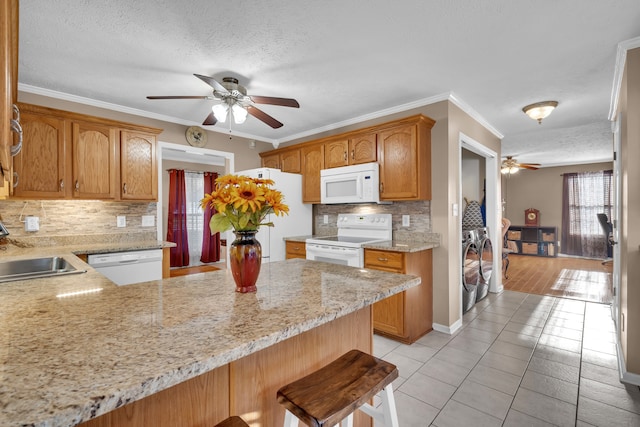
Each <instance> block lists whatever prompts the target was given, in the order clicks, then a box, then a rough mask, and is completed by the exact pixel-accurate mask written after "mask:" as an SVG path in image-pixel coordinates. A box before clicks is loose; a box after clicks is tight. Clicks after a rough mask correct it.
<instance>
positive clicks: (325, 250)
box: [306, 245, 358, 254]
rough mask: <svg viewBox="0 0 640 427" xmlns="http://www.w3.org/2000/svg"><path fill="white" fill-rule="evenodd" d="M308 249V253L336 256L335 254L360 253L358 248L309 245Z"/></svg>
mask: <svg viewBox="0 0 640 427" xmlns="http://www.w3.org/2000/svg"><path fill="white" fill-rule="evenodd" d="M306 249H307V253H314V254H335V253H348V252H358V248H346V247H335V246H326V245H307V248H306Z"/></svg>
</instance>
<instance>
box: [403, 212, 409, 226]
mask: <svg viewBox="0 0 640 427" xmlns="http://www.w3.org/2000/svg"><path fill="white" fill-rule="evenodd" d="M402 226H403V227H408V226H409V215H402Z"/></svg>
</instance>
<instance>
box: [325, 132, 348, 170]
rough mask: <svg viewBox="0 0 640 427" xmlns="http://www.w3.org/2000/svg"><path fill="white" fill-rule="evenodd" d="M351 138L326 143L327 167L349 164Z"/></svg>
mask: <svg viewBox="0 0 640 427" xmlns="http://www.w3.org/2000/svg"><path fill="white" fill-rule="evenodd" d="M348 151H349V140H348V139H338V140H335V141H330V142H327V143H325V144H324V164H325V168H327V169H330V168H337V167H340V166H347V165H348V164H349V155H348Z"/></svg>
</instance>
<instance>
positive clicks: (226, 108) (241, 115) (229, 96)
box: [147, 74, 300, 129]
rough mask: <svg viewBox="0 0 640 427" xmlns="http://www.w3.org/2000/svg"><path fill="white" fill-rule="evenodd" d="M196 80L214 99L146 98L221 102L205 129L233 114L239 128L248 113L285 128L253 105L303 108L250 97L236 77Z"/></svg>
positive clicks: (289, 101) (282, 100) (285, 101)
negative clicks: (203, 84) (219, 80)
mask: <svg viewBox="0 0 640 427" xmlns="http://www.w3.org/2000/svg"><path fill="white" fill-rule="evenodd" d="M194 76H196V77H197V78H199V79H200V80H202V81H203V82H205V83H206V84H208V85H209V86H211V88H213V94H212V95H205V96H197V95H196V96H188V95H187V96H147V99H211V100H217V101H221V103H219V104H215V105H214V106H213V107H212V108H211V110H212V111H211V113H209V115H208V116H207V118H206V119H204V122H202V124H203V125H205V126H211V125H215V124H216V123H217V122H218V121H220V122H224V121H225V120H226V118H227V115H228V114H229V112H231V114H232V116H233V119H234V121H235V123H236V124H241V123H244V121H245V120H246V118H247V113H248V114H251V115H252V116H253V117H255V118H256V119H258V120H260V121H262V122H264V123H266V124H267V125H269V126H271V127H272V128H274V129H277V128H279V127H282V126H283V124H282V123H281V122H279V121H278V120H276V119H274V118H273V117H271V116H270V115H269V114H267V113H265V112H264V111H262V110H260V109H258V108H257V107H256V106H255V105H254V104H270V105H280V106H283V107H293V108H300V104H298V101H296V100H295V99H291V98H275V97H272V96H258V95H251V96H249V95H247V89H245V87H244V86H242V85H240V84H238V79H236V78H234V77H224V78H223V79H222V83H220V82H218V81H217V80H216V79H214V78H213V77H209V76H203V75H200V74H194Z"/></svg>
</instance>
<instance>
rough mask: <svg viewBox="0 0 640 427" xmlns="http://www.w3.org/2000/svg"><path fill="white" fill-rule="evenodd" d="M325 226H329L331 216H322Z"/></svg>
mask: <svg viewBox="0 0 640 427" xmlns="http://www.w3.org/2000/svg"><path fill="white" fill-rule="evenodd" d="M322 222H323V224H329V215H322Z"/></svg>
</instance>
